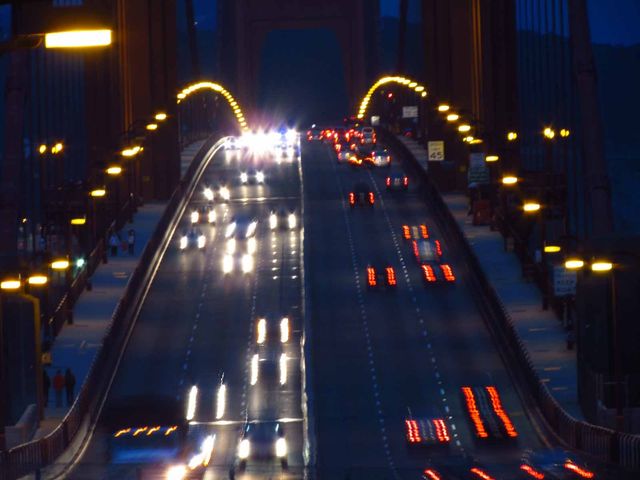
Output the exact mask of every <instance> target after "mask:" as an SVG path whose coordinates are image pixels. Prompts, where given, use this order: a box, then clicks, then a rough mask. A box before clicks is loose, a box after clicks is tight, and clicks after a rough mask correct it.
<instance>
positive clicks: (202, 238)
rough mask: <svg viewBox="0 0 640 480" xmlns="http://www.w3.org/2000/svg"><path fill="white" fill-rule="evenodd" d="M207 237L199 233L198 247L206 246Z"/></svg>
mask: <svg viewBox="0 0 640 480" xmlns="http://www.w3.org/2000/svg"><path fill="white" fill-rule="evenodd" d="M204 243H205V237H204V235H198V248H204Z"/></svg>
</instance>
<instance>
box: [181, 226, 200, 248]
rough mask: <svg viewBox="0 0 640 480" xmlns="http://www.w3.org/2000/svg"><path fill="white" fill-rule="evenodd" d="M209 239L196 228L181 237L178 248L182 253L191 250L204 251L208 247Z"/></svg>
mask: <svg viewBox="0 0 640 480" xmlns="http://www.w3.org/2000/svg"><path fill="white" fill-rule="evenodd" d="M206 243H207V238H206V237H205V235H204V234H203V233H202V232H201V231H200V230H198V229H196V228H191V229H189V230H187V231H185V232H183V233H182V235H180V238H179V240H178V248H179V249H180V250H181V251H185V250H187V249H189V248H197V249H198V250H204V247H205V246H206Z"/></svg>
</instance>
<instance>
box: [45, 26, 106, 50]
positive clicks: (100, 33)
mask: <svg viewBox="0 0 640 480" xmlns="http://www.w3.org/2000/svg"><path fill="white" fill-rule="evenodd" d="M112 33H113V32H112V31H111V30H108V29H102V30H69V31H64V32H51V33H46V34H45V35H44V46H45V47H46V48H89V47H106V46H108V45H111V42H112Z"/></svg>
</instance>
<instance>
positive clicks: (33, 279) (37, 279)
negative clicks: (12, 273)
mask: <svg viewBox="0 0 640 480" xmlns="http://www.w3.org/2000/svg"><path fill="white" fill-rule="evenodd" d="M47 282H49V277H47V276H46V275H42V274H33V275H30V276H29V277H28V278H27V283H28V284H29V285H31V286H37V287H39V286H42V285H46V284H47Z"/></svg>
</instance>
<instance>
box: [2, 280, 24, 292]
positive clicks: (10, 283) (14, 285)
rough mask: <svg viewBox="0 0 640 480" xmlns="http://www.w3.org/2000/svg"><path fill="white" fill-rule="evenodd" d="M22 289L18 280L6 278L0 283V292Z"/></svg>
mask: <svg viewBox="0 0 640 480" xmlns="http://www.w3.org/2000/svg"><path fill="white" fill-rule="evenodd" d="M20 287H22V282H21V281H20V278H7V279H5V280H2V281H1V282H0V290H6V291H15V290H18V289H20Z"/></svg>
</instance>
